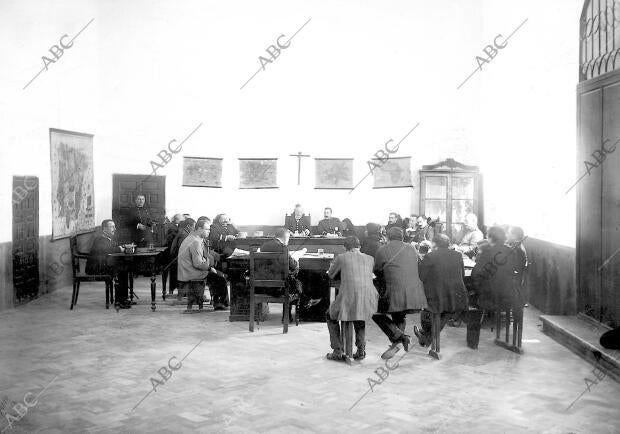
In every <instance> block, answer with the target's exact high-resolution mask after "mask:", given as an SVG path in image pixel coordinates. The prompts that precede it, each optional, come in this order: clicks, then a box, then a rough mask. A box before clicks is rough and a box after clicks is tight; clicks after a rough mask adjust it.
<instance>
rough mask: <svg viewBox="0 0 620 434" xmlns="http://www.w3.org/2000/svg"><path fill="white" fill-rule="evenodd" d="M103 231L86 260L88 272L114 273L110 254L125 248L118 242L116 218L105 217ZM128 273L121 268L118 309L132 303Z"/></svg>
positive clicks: (128, 306) (117, 293) (117, 290)
mask: <svg viewBox="0 0 620 434" xmlns="http://www.w3.org/2000/svg"><path fill="white" fill-rule="evenodd" d="M101 229H102V233H101V234H99V235H97V236H96V237H95V239H94V241H93V245H92V247H91V248H90V253H89V255H88V259H87V260H86V270H85V271H86V274H110V275H112V274H113V273H114V271H113V269H112V267H110V265H109V261H108V257H107V256H108V255H109V254H110V253H122V252H124V251H125V249H124V248H123V247H122V246H119V245H117V244H116V241H115V240H114V233H115V232H116V225H115V224H114V220H111V219H105V220H104V221H103V222H102V223H101ZM127 286H128V273H127V270H121V271H119V273H118V285H117V287H116V290H115V293H114V298H115V307H116V308H117V309H129V308H131V304H130V303H129V300H128V298H129V297H128V291H127Z"/></svg>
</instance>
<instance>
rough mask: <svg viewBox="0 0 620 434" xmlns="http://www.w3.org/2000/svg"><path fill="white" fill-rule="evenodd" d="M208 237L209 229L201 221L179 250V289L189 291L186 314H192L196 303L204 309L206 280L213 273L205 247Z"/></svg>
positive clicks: (203, 221) (204, 222)
mask: <svg viewBox="0 0 620 434" xmlns="http://www.w3.org/2000/svg"><path fill="white" fill-rule="evenodd" d="M208 236H209V227H208V226H207V224H206V221H205V220H201V221H200V222H199V223H196V226H195V229H194V230H193V231H192V232H191V233H190V234H189V235H188V236H187V237H185V239H184V240H183V243H182V244H181V247H180V248H179V257H178V259H177V262H178V265H177V267H178V272H177V274H178V279H179V289H187V291H188V294H187V311H186V312H191V310H192V305H193V304H194V302H195V303H196V304H198V309H202V302H203V295H204V290H205V279H206V278H207V275H208V274H209V272H210V271H212V270H211V269H212V264H211V263H210V262H209V259H208V258H207V255H206V254H205V247H204V246H205V245H204V239H205V238H207V237H208ZM213 271H215V270H213ZM179 292H181V291H179Z"/></svg>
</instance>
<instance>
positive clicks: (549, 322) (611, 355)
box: [540, 314, 620, 382]
mask: <svg viewBox="0 0 620 434" xmlns="http://www.w3.org/2000/svg"><path fill="white" fill-rule="evenodd" d="M540 319H541V321H542V323H543V332H544V333H545V334H546V335H548V336H550V337H552V338H553V339H554V340H556V341H557V342H559V343H561V344H562V345H564V346H565V347H567V348H568V349H570V350H571V351H573V352H574V353H575V354H577V355H579V356H581V357H582V358H584V359H585V360H587V361H588V362H590V363H591V364H592V365H594V366H596V367H597V368H599V369H601V370H603V371H605V372H606V373H607V375H609V376H610V377H611V378H613V379H614V380H616V381H617V382H620V351H618V350H608V349H606V348H603V347H602V346H601V344H600V343H599V339H600V337H601V335H602V334H603V333H605V332H606V331H608V330H610V328H609V327H607V326H606V325H604V324H601V323H599V322H597V321H595V320H593V319H591V318H589V317H587V316H585V315H582V314H579V315H570V316H563V315H541V316H540Z"/></svg>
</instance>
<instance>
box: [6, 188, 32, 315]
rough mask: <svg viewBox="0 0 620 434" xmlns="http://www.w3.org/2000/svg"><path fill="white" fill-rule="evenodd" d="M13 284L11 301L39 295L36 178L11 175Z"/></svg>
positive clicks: (28, 298)
mask: <svg viewBox="0 0 620 434" xmlns="http://www.w3.org/2000/svg"><path fill="white" fill-rule="evenodd" d="M12 203H13V249H12V250H13V251H12V256H13V288H14V293H15V304H16V305H17V304H22V303H26V302H28V301H29V300H31V299H33V298H36V297H37V296H38V295H39V179H38V178H37V177H34V176H27V177H26V176H14V177H13V202H12Z"/></svg>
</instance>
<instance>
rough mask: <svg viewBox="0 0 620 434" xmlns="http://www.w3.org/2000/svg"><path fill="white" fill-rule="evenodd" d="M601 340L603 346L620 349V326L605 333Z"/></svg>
mask: <svg viewBox="0 0 620 434" xmlns="http://www.w3.org/2000/svg"><path fill="white" fill-rule="evenodd" d="M600 342H601V346H602V347H603V348H607V349H610V350H620V327H616V328H615V329H613V330H609V331H608V332H605V333H603V335H602V336H601V339H600Z"/></svg>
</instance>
